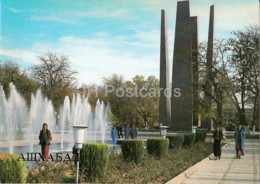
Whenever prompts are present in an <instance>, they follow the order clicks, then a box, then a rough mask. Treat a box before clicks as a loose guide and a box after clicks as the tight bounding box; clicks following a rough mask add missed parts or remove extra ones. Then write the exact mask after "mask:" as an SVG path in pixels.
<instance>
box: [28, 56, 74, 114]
mask: <svg viewBox="0 0 260 184" xmlns="http://www.w3.org/2000/svg"><path fill="white" fill-rule="evenodd" d="M38 59H39V61H40V64H39V65H35V66H33V67H32V77H33V78H34V79H36V80H37V81H38V82H39V84H40V86H41V87H42V90H43V93H44V94H45V95H46V96H47V97H48V98H49V99H50V100H52V102H53V105H54V107H55V109H58V108H59V106H60V105H61V103H62V102H63V100H64V97H65V96H66V95H68V94H69V93H72V92H73V89H74V88H75V85H76V78H75V74H76V73H77V72H76V71H75V70H72V69H71V66H70V61H69V59H68V57H66V56H63V55H60V56H59V55H57V54H54V53H51V52H48V53H46V54H44V55H42V56H38Z"/></svg>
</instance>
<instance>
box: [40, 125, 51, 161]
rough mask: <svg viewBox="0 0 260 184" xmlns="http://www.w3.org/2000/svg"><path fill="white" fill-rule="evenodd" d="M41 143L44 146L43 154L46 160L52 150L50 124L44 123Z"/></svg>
mask: <svg viewBox="0 0 260 184" xmlns="http://www.w3.org/2000/svg"><path fill="white" fill-rule="evenodd" d="M39 140H40V145H41V148H42V156H43V158H44V160H45V161H47V160H48V156H49V150H50V144H51V143H50V141H51V140H52V136H51V132H50V130H48V125H47V124H46V123H43V125H42V130H41V131H40V135H39Z"/></svg>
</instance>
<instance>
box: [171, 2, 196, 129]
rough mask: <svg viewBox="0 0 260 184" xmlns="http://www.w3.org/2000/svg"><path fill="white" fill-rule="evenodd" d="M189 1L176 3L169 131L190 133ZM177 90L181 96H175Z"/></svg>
mask: <svg viewBox="0 0 260 184" xmlns="http://www.w3.org/2000/svg"><path fill="white" fill-rule="evenodd" d="M191 45H192V44H191V22H190V7H189V1H179V2H178V3H177V17H176V29H175V41H174V55H173V70H172V101H171V129H173V130H187V131H191V127H192V121H193V82H192V78H193V76H192V52H191ZM177 88H179V89H180V92H181V96H178V95H177V96H176V95H175V90H176V89H177Z"/></svg>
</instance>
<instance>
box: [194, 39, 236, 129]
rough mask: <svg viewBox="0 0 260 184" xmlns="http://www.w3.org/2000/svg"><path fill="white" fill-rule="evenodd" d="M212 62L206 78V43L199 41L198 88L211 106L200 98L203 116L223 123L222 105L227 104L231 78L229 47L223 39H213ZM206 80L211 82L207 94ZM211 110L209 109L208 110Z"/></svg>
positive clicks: (217, 122) (219, 123) (220, 123)
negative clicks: (208, 97)
mask: <svg viewBox="0 0 260 184" xmlns="http://www.w3.org/2000/svg"><path fill="white" fill-rule="evenodd" d="M213 50H214V51H213V63H212V72H211V74H210V76H211V78H210V79H207V78H206V77H205V75H206V62H207V44H206V43H201V44H200V47H199V58H200V71H199V72H200V89H201V91H202V92H203V93H204V95H205V94H207V95H208V96H210V98H211V99H212V102H213V105H212V106H213V107H214V108H211V107H208V106H207V103H205V102H204V101H203V100H201V107H202V111H203V113H204V116H206V117H210V118H213V119H214V120H215V123H216V124H218V125H223V106H224V104H227V102H228V99H227V97H229V93H230V90H231V80H230V76H229V72H230V65H229V55H230V52H229V49H228V44H227V42H226V41H225V40H215V41H214V46H213ZM206 80H210V83H211V84H212V93H210V94H208V91H207V89H206ZM210 110H211V111H210Z"/></svg>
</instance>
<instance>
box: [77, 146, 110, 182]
mask: <svg viewBox="0 0 260 184" xmlns="http://www.w3.org/2000/svg"><path fill="white" fill-rule="evenodd" d="M108 159H109V147H108V145H107V144H103V143H85V144H83V148H82V150H81V151H80V169H81V171H83V173H84V176H85V177H87V178H88V179H89V180H91V181H94V180H96V179H99V178H102V177H104V176H105V174H106V171H107V165H108Z"/></svg>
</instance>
